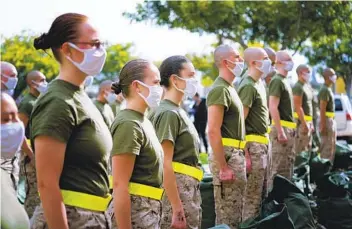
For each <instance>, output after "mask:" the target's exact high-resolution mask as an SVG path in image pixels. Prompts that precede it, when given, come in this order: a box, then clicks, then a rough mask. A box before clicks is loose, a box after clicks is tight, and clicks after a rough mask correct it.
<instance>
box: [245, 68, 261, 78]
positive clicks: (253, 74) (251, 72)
mask: <svg viewBox="0 0 352 229" xmlns="http://www.w3.org/2000/svg"><path fill="white" fill-rule="evenodd" d="M262 74H263V73H262V72H260V71H258V70H257V69H254V68H249V71H248V76H250V77H251V78H252V79H253V80H254V81H258V80H259V79H260V77H261V75H262Z"/></svg>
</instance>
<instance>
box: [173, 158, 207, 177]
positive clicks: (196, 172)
mask: <svg viewBox="0 0 352 229" xmlns="http://www.w3.org/2000/svg"><path fill="white" fill-rule="evenodd" d="M172 168H173V169H174V171H175V172H176V173H181V174H184V175H187V176H190V177H193V178H195V179H197V180H198V181H201V180H202V179H203V171H202V170H200V169H198V168H196V167H193V166H189V165H185V164H182V163H179V162H172Z"/></svg>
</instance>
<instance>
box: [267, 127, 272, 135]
mask: <svg viewBox="0 0 352 229" xmlns="http://www.w3.org/2000/svg"><path fill="white" fill-rule="evenodd" d="M270 132H271V127H270V126H268V129H267V131H266V133H267V134H270Z"/></svg>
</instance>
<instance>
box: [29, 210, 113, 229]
mask: <svg viewBox="0 0 352 229" xmlns="http://www.w3.org/2000/svg"><path fill="white" fill-rule="evenodd" d="M66 215H67V221H68V227H69V228H70V229H71V228H72V229H88V228H89V229H110V228H111V220H110V217H109V216H108V214H107V213H106V212H96V211H90V210H86V209H82V208H77V207H71V206H67V205H66ZM30 225H31V229H48V228H49V226H48V224H47V223H46V220H45V217H44V209H43V206H42V205H39V206H37V207H36V209H35V211H34V214H33V217H32V218H31V221H30Z"/></svg>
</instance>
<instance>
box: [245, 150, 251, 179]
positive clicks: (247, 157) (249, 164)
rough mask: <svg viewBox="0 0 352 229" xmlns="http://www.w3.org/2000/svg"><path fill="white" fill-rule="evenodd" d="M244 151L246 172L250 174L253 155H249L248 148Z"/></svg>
mask: <svg viewBox="0 0 352 229" xmlns="http://www.w3.org/2000/svg"><path fill="white" fill-rule="evenodd" d="M244 152H245V157H246V172H247V174H249V173H251V171H252V160H251V156H250V155H249V152H248V149H245V150H244Z"/></svg>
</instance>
